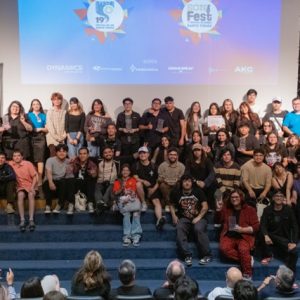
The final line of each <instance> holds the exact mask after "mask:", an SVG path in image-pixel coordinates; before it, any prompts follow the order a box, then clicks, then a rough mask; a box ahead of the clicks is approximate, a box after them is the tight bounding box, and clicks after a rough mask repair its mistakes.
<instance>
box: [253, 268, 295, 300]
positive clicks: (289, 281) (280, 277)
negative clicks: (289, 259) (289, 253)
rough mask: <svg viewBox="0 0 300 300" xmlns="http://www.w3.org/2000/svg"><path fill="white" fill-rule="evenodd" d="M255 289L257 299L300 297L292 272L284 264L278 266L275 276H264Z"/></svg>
mask: <svg viewBox="0 0 300 300" xmlns="http://www.w3.org/2000/svg"><path fill="white" fill-rule="evenodd" d="M257 290H258V292H259V294H258V295H259V299H266V298H269V297H275V298H278V299H281V298H299V297H300V289H299V288H298V287H297V285H296V284H295V275H294V272H293V271H292V270H290V269H289V268H288V267H286V266H280V267H279V268H278V270H277V272H276V276H272V275H271V276H268V277H266V278H265V279H264V280H263V282H262V283H261V285H260V286H259V287H258V289H257Z"/></svg>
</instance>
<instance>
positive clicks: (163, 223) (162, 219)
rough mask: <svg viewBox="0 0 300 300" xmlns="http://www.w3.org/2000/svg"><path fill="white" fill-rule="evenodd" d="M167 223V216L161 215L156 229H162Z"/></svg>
mask: <svg viewBox="0 0 300 300" xmlns="http://www.w3.org/2000/svg"><path fill="white" fill-rule="evenodd" d="M165 223H166V218H165V217H161V218H160V219H159V220H157V222H156V229H157V230H158V231H160V230H162V229H163V227H164V225H165Z"/></svg>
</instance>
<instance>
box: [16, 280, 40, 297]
mask: <svg viewBox="0 0 300 300" xmlns="http://www.w3.org/2000/svg"><path fill="white" fill-rule="evenodd" d="M20 296H21V298H22V299H23V298H24V299H26V298H30V299H32V298H42V297H43V296H44V290H43V287H42V284H41V279H40V278H39V277H31V278H29V279H27V280H26V281H25V282H24V283H23V285H22V287H21V292H20Z"/></svg>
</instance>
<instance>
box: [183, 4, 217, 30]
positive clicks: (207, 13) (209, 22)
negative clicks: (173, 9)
mask: <svg viewBox="0 0 300 300" xmlns="http://www.w3.org/2000/svg"><path fill="white" fill-rule="evenodd" d="M181 17H182V22H183V24H184V26H185V27H186V28H187V29H189V30H191V31H193V32H197V33H205V32H208V31H210V30H211V29H212V28H214V27H215V25H216V24H217V22H218V18H219V13H218V10H217V8H216V6H215V5H214V4H213V3H211V2H210V1H208V0H192V1H190V2H188V3H187V4H186V5H185V6H184V8H183V10H182V16H181Z"/></svg>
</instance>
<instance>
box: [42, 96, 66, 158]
mask: <svg viewBox="0 0 300 300" xmlns="http://www.w3.org/2000/svg"><path fill="white" fill-rule="evenodd" d="M51 101H52V108H50V109H49V110H48V111H47V116H46V128H47V129H48V132H47V134H46V140H47V146H48V147H49V151H50V156H55V155H56V150H55V146H57V145H58V144H63V143H64V142H65V138H66V136H67V135H66V130H65V116H66V111H65V110H64V109H63V108H62V103H63V95H62V94H61V93H53V94H52V95H51Z"/></svg>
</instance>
